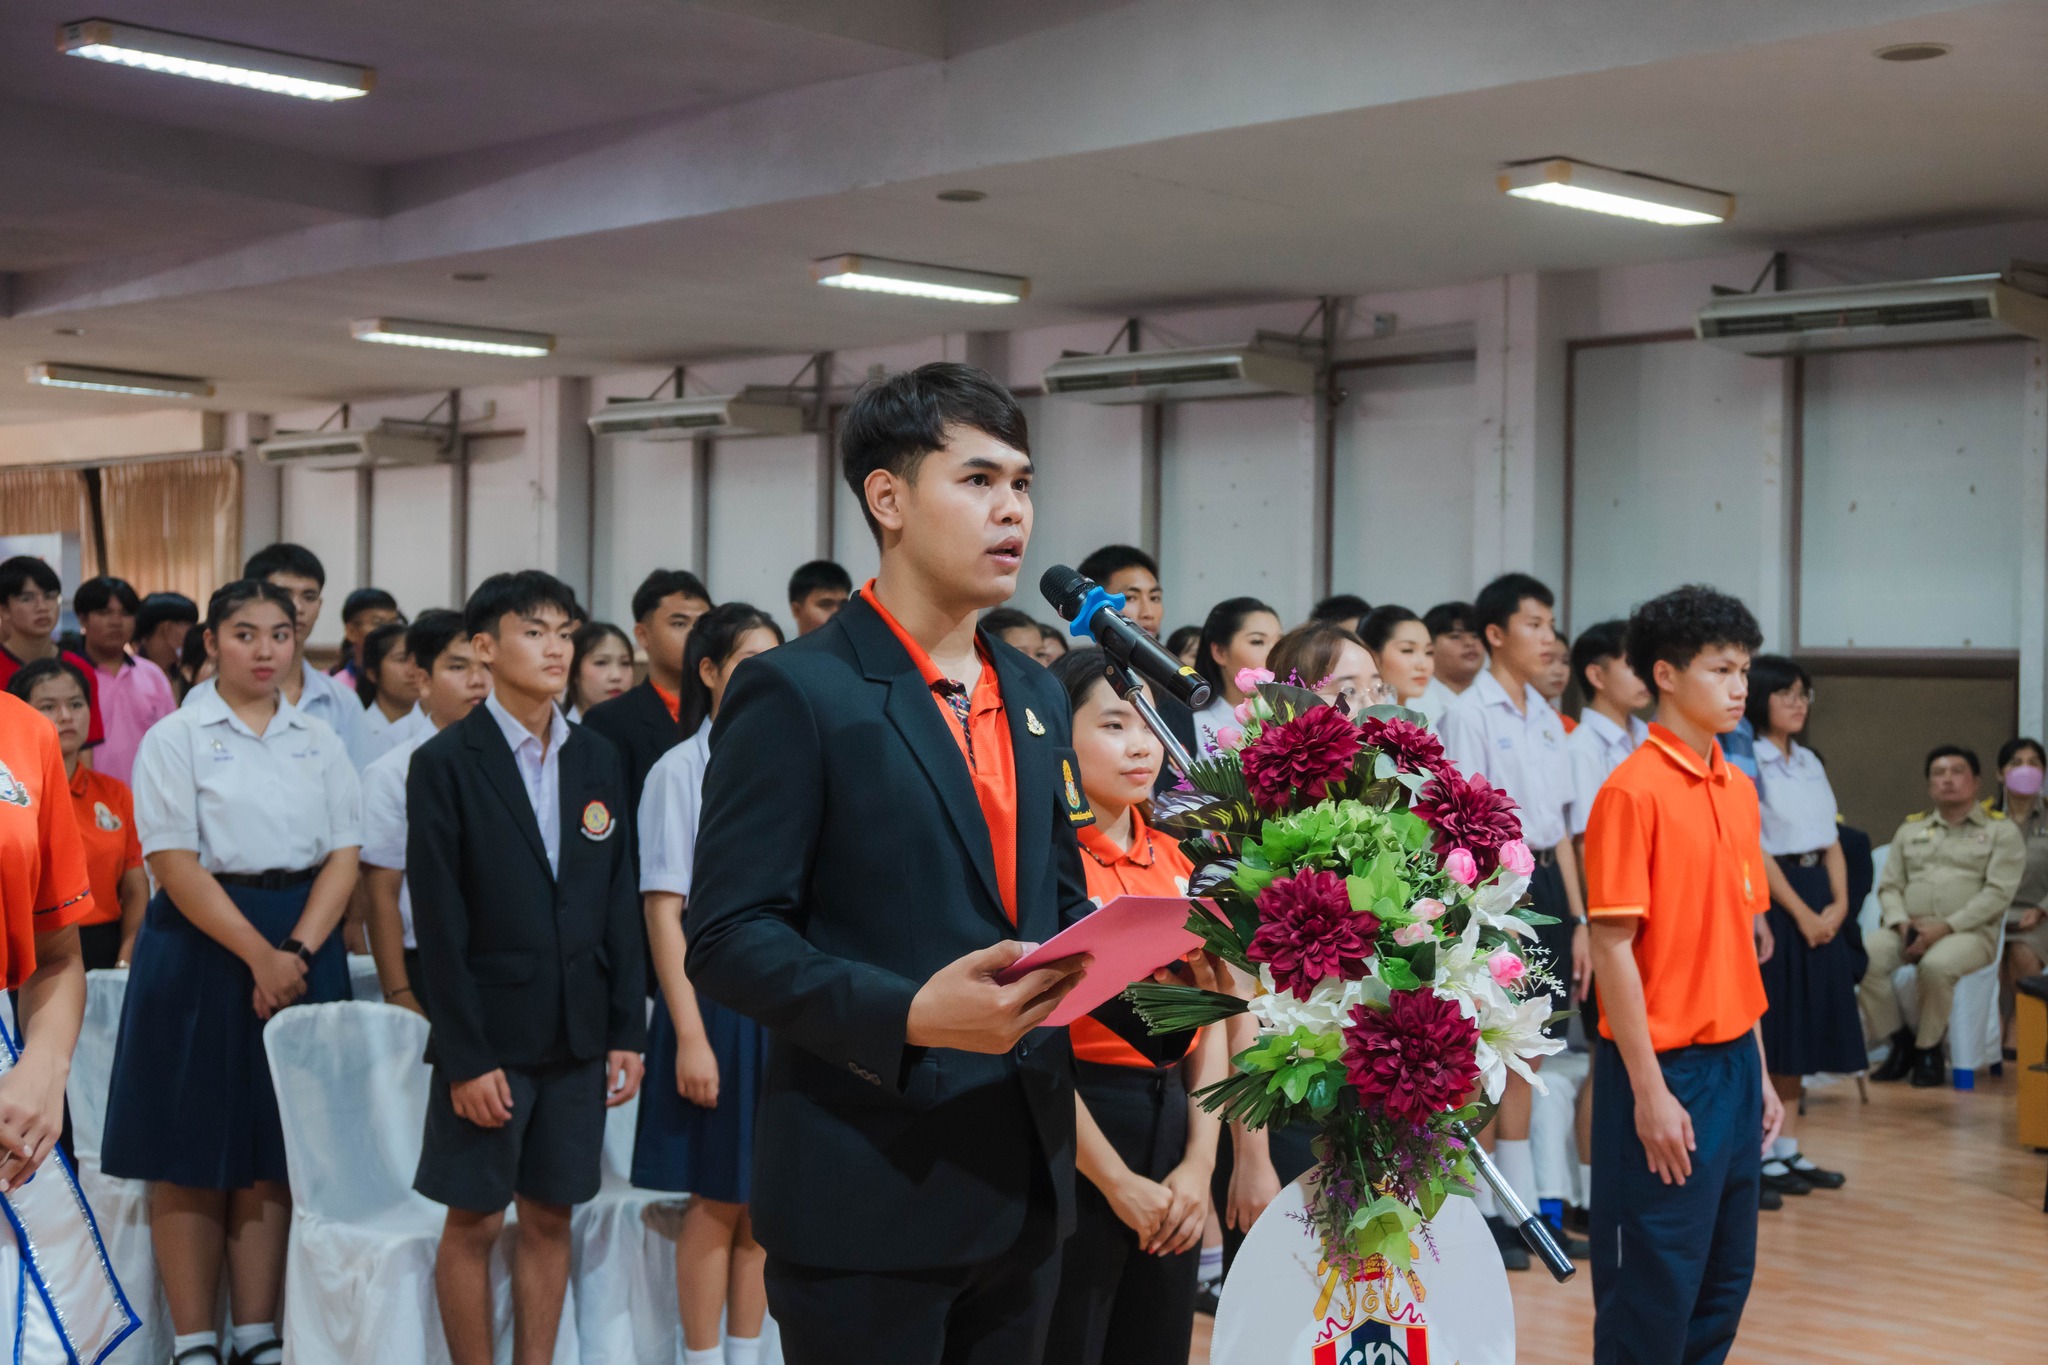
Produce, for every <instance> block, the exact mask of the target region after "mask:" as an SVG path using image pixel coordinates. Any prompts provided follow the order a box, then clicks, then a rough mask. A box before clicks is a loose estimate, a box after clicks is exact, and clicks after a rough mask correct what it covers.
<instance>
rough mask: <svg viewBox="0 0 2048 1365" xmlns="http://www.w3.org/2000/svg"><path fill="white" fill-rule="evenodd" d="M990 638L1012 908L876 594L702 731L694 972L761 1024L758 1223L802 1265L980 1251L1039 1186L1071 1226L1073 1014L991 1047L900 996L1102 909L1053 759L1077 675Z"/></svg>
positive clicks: (1014, 1232)
mask: <svg viewBox="0 0 2048 1365" xmlns="http://www.w3.org/2000/svg"><path fill="white" fill-rule="evenodd" d="M981 641H982V644H983V647H984V648H985V649H986V650H987V652H988V654H989V656H990V657H991V658H992V659H993V660H994V663H995V668H996V672H997V677H998V679H999V680H1000V684H1001V687H1002V692H1003V704H1004V709H1005V712H1006V715H1007V717H1008V720H1009V724H1010V739H1011V744H1012V746H1013V749H1014V752H1015V755H1016V772H1017V902H1018V924H1017V925H1016V926H1015V927H1012V926H1011V924H1010V922H1009V920H1008V918H1007V917H1006V916H1005V914H1004V913H1003V909H1002V906H1001V902H1000V901H999V900H998V898H997V892H996V874H995V861H994V855H993V852H992V846H991V844H990V841H989V832H988V825H987V823H986V822H985V821H984V820H983V818H982V814H981V807H980V804H979V803H978V802H977V801H976V799H975V794H974V786H973V779H972V777H971V776H970V774H969V772H968V769H967V765H966V763H965V762H964V761H962V758H961V755H960V750H959V747H958V745H957V743H956V742H955V740H954V739H953V737H952V733H951V732H950V731H949V730H948V729H947V726H948V725H949V724H950V723H951V722H950V721H949V720H948V719H947V718H946V717H944V716H943V715H942V714H941V713H940V711H939V709H938V704H937V702H936V701H935V700H934V699H933V696H932V692H931V689H930V688H929V687H928V686H927V685H926V684H925V682H924V679H923V678H922V676H920V674H919V673H918V670H917V668H916V666H915V665H914V664H912V662H911V660H910V656H909V654H908V653H907V652H906V651H905V650H904V648H903V646H902V644H901V643H900V642H899V641H898V640H897V639H896V637H895V635H894V634H893V633H892V632H891V631H890V629H889V627H888V625H887V624H886V623H885V622H884V621H883V620H882V618H881V617H880V616H879V615H877V614H876V612H875V610H874V609H873V608H872V607H871V606H869V605H868V603H867V602H866V600H865V599H864V598H861V597H856V598H855V599H854V600H853V601H851V602H849V603H848V604H847V605H846V607H845V608H844V609H843V610H841V611H840V613H839V614H838V615H837V616H836V617H834V618H833V619H832V621H831V622H830V624H828V625H826V626H824V627H823V628H821V629H819V630H817V631H814V632H812V633H811V634H809V635H806V636H804V637H803V638H802V639H800V640H797V641H795V642H794V643H792V644H788V645H785V646H783V647H782V648H780V649H775V650H771V651H769V652H768V653H766V654H763V655H760V656H758V657H756V658H754V659H750V660H748V661H747V662H746V663H744V664H742V665H741V666H740V667H739V669H738V671H737V672H735V673H734V675H733V680H732V684H731V687H730V688H729V689H728V691H727V692H726V696H725V702H724V705H723V706H722V707H720V709H719V714H718V721H717V727H716V728H715V729H714V730H713V732H712V739H711V766H710V768H709V770H708V771H707V773H706V775H705V782H704V814H703V819H702V822H701V824H700V826H699V831H698V839H697V862H696V869H695V876H694V879H693V885H692V890H691V895H690V900H689V921H688V937H689V972H690V979H691V981H692V982H693V983H694V984H695V985H696V987H697V989H698V990H699V991H702V992H703V993H705V994H706V995H709V996H710V997H711V998H712V999H714V1000H716V1001H718V1002H719V1003H720V1004H723V1005H726V1006H728V1007H729V1008H731V1009H734V1010H737V1011H739V1012H740V1013H742V1014H746V1015H750V1016H752V1017H753V1018H755V1019H757V1020H759V1021H760V1022H761V1023H762V1024H764V1025H766V1026H767V1027H768V1029H769V1030H770V1031H771V1034H772V1038H773V1043H772V1046H771V1049H770V1055H769V1064H768V1079H767V1085H766V1088H765V1090H764V1091H763V1094H762V1098H761V1111H760V1117H759V1120H758V1122H757V1123H756V1125H755V1129H754V1131H755V1156H754V1191H753V1215H754V1230H755V1232H756V1234H757V1235H758V1236H759V1237H760V1239H761V1241H762V1243H763V1244H764V1245H766V1246H767V1247H768V1248H769V1249H770V1250H771V1251H774V1252H776V1253H777V1254H778V1255H782V1256H785V1257H788V1258H789V1259H790V1260H792V1261H795V1262H797V1263H799V1264H804V1265H811V1266H819V1267H825V1268H835V1269H864V1270H870V1271H898V1270H916V1269H931V1268H939V1267H948V1266H960V1265H970V1264H973V1263H975V1262H978V1261H984V1260H988V1259H990V1258H992V1257H995V1256H998V1255H1000V1254H1002V1253H1003V1252H1004V1251H1006V1250H1008V1249H1009V1248H1010V1246H1011V1245H1012V1244H1014V1243H1015V1241H1016V1239H1017V1237H1018V1234H1019V1232H1020V1230H1021V1229H1022V1227H1023V1225H1024V1217H1025V1213H1026V1210H1027V1208H1028V1206H1029V1202H1030V1200H1031V1198H1032V1197H1033V1191H1034V1189H1036V1190H1037V1191H1039V1192H1040V1193H1039V1195H1038V1197H1040V1198H1045V1197H1048V1196H1050V1197H1051V1198H1053V1199H1054V1200H1055V1201H1056V1203H1057V1211H1058V1217H1059V1220H1060V1227H1061V1230H1062V1232H1061V1235H1062V1236H1064V1235H1065V1232H1066V1231H1067V1230H1069V1229H1071V1227H1072V1223H1073V1180H1074V1093H1073V1055H1072V1052H1071V1050H1070V1049H1069V1048H1068V1046H1067V1041H1066V1031H1065V1030H1064V1029H1039V1030H1036V1031H1035V1032H1034V1033H1033V1034H1032V1035H1031V1036H1030V1037H1028V1038H1027V1039H1026V1040H1025V1041H1024V1042H1023V1043H1022V1044H1020V1045H1019V1046H1018V1047H1017V1048H1016V1049H1014V1050H1013V1051H1012V1052H1009V1053H1005V1054H1003V1055H1001V1056H986V1055H981V1054H975V1053H967V1052H957V1051H951V1050H946V1049H929V1050H928V1049H924V1048H916V1047H911V1046H909V1045H908V1044H907V1043H906V1042H905V1040H904V1030H905V1025H906V1023H907V1020H908V1017H909V1013H910V1001H911V997H913V996H914V995H916V994H917V991H918V988H919V987H920V986H922V985H923V984H924V982H925V981H926V980H927V979H929V978H930V977H931V976H932V975H933V973H935V972H937V971H938V970H939V969H940V968H941V967H944V966H945V965H946V964H947V963H950V962H952V961H954V960H955V959H956V958H959V957H961V956H963V955H964V954H967V953H970V952H973V951H975V950H977V949H981V948H986V947H988V946H990V945H991V944H993V943H996V942H997V941H999V940H1001V939H1008V938H1019V937H1022V938H1024V939H1028V940H1034V941H1041V942H1042V941H1044V940H1045V939H1049V938H1051V937H1052V936H1053V935H1054V934H1055V933H1057V932H1058V931H1059V930H1060V929H1062V928H1064V927H1065V926H1066V925H1068V924H1070V923H1072V922H1073V921H1074V920H1076V919H1078V918H1080V916H1081V915H1083V914H1085V913H1086V912H1087V911H1088V910H1089V909H1090V908H1092V907H1091V906H1090V904H1089V901H1088V893H1087V885H1086V882H1085V880H1084V878H1083V876H1082V871H1081V861H1080V852H1079V846H1078V844H1077V843H1076V841H1075V839H1074V834H1073V828H1072V821H1073V819H1074V817H1075V814H1076V812H1070V810H1069V806H1068V800H1067V779H1066V774H1065V773H1063V772H1062V765H1063V764H1064V765H1067V767H1068V769H1069V771H1073V770H1074V769H1076V768H1077V766H1078V765H1076V764H1075V760H1074V751H1073V749H1072V747H1071V731H1070V725H1069V721H1068V715H1067V703H1066V694H1065V692H1064V691H1063V690H1062V689H1061V688H1060V686H1059V685H1058V684H1057V683H1056V682H1054V681H1053V679H1052V677H1051V675H1050V674H1048V673H1046V672H1045V670H1044V669H1042V668H1040V667H1039V666H1038V665H1037V664H1036V663H1035V662H1033V661H1032V660H1031V659H1029V658H1028V657H1027V656H1026V655H1024V654H1021V653H1019V652H1018V651H1017V650H1014V649H1012V648H1010V647H1009V646H1008V645H1005V644H1003V643H1002V642H1001V641H1000V640H998V639H996V638H995V637H993V636H991V635H989V634H987V633H986V632H984V633H983V634H982V636H981ZM1034 721H1035V722H1036V724H1034V723H1033V722H1034ZM1075 776H1076V779H1077V780H1078V773H1077V772H1075ZM1074 804H1075V805H1076V806H1077V807H1078V806H1079V805H1080V804H1081V802H1080V798H1079V796H1078V794H1077V795H1076V796H1075V798H1074Z"/></svg>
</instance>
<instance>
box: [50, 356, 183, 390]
mask: <svg viewBox="0 0 2048 1365" xmlns="http://www.w3.org/2000/svg"><path fill="white" fill-rule="evenodd" d="M28 382H29V383H31V384H44V385H48V386H49V387H50V388H53V389H91V390H92V391H94V392H95V393H132V394H139V395H141V396H143V397H147V398H211V397H212V396H213V384H212V383H211V382H210V381H208V380H205V379H199V378H196V377H194V376H192V375H188V374H151V373H149V372H148V371H146V370H108V369H102V368H101V367H99V366H97V365H65V364H62V363H60V362H57V361H50V360H45V361H43V362H41V363H40V364H36V365H31V366H29V367H28Z"/></svg>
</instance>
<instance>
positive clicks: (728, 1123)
mask: <svg viewBox="0 0 2048 1365" xmlns="http://www.w3.org/2000/svg"><path fill="white" fill-rule="evenodd" d="M697 1010H698V1012H699V1014H701V1015H702V1016H703V1019H704V1035H705V1038H706V1040H707V1041H709V1043H710V1044H711V1052H712V1055H713V1056H715V1057H716V1058H717V1059H718V1103H717V1105H716V1106H714V1107H713V1108H710V1109H704V1108H701V1107H699V1106H697V1105H694V1104H692V1103H690V1102H689V1101H688V1100H686V1099H684V1098H683V1096H682V1092H681V1091H679V1090H677V1089H676V1026H675V1024H674V1022H673V1021H671V1020H670V1019H669V1014H668V1002H667V1000H666V999H664V998H663V996H662V994H661V992H660V991H658V990H657V991H656V992H655V995H654V1023H653V1026H652V1027H651V1028H649V1029H648V1034H647V1076H646V1079H645V1080H643V1081H642V1082H641V1085H640V1126H639V1128H638V1130H637V1131H636V1132H635V1133H634V1137H633V1183H634V1184H635V1185H637V1186H639V1187H640V1188H641V1189H643V1190H670V1191H679V1192H681V1193H684V1194H694V1195H699V1196H701V1197H703V1198H705V1199H716V1200H719V1201H721V1202H723V1203H727V1204H744V1203H746V1202H747V1196H748V1193H749V1191H750V1190H752V1188H753V1183H754V1182H753V1167H754V1114H755V1111H756V1110H757V1109H758V1108H759V1106H760V1101H761V1087H762V1081H763V1079H764V1078H765V1076H766V1075H767V1071H768V1034H767V1031H766V1030H765V1029H763V1028H762V1027H761V1026H760V1025H759V1024H757V1023H755V1022H754V1021H753V1020H751V1019H749V1018H747V1017H746V1016H745V1015H743V1014H735V1013H734V1012H733V1011H731V1010H729V1009H726V1008H725V1007H724V1006H722V1005H719V1004H717V1003H715V1002H713V1001H712V1000H710V999H708V998H706V997H705V996H702V995H699V996H698V997H697Z"/></svg>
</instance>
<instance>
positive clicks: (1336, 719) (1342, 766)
mask: <svg viewBox="0 0 2048 1365" xmlns="http://www.w3.org/2000/svg"><path fill="white" fill-rule="evenodd" d="M1360 743H1361V741H1360V739H1359V737H1358V727H1357V726H1356V725H1353V724H1352V723H1351V722H1350V720H1349V719H1347V718H1346V717H1345V716H1344V715H1343V714H1342V713H1341V712H1339V711H1338V710H1337V708H1336V707H1334V706H1312V707H1310V708H1309V709H1308V710H1306V711H1304V712H1302V713H1301V714H1300V715H1298V716H1296V717H1295V718H1294V719H1293V720H1289V721H1282V722H1280V723H1278V724H1276V725H1268V726H1266V727H1265V728H1264V729H1262V730H1260V731H1259V737H1258V738H1257V739H1255V740H1253V741H1252V742H1251V743H1250V744H1247V745H1246V746H1245V747H1244V751H1243V753H1242V754H1241V755H1240V761H1241V762H1242V763H1243V764H1244V782H1245V787H1246V788H1247V789H1248V790H1249V791H1250V792H1251V795H1252V800H1254V801H1256V802H1257V803H1258V804H1259V805H1260V806H1261V807H1262V808H1264V809H1266V810H1285V809H1287V805H1288V803H1289V801H1291V800H1293V799H1294V798H1295V796H1296V794H1297V793H1298V794H1299V796H1300V799H1302V800H1304V801H1310V802H1314V801H1321V800H1322V799H1324V798H1325V797H1327V796H1328V795H1329V794H1330V788H1331V787H1333V786H1335V785H1337V784H1338V783H1341V782H1342V781H1343V780H1344V779H1345V777H1346V776H1348V775H1349V774H1350V772H1351V765H1352V764H1353V763H1355V762H1357V760H1358V750H1359V747H1360Z"/></svg>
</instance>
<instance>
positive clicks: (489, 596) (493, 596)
mask: <svg viewBox="0 0 2048 1365" xmlns="http://www.w3.org/2000/svg"><path fill="white" fill-rule="evenodd" d="M542 607H553V608H554V609H555V610H556V611H559V612H561V613H562V616H563V618H564V619H566V620H574V619H575V618H576V614H577V611H578V608H577V606H576V591H575V589H573V588H571V587H570V586H569V585H568V584H567V583H564V582H563V581H562V580H561V579H559V578H557V577H555V576H554V575H553V574H551V573H542V572H541V571H540V570H539V569H521V570H520V571H519V572H517V573H494V574H492V575H491V576H490V577H489V578H486V579H485V580H484V581H483V582H481V583H479V584H477V585H476V591H475V592H473V593H471V594H470V595H469V601H467V602H465V603H464V604H463V606H462V628H463V629H464V630H466V631H468V632H469V633H470V635H471V636H472V637H474V636H478V635H490V636H495V635H497V633H498V624H499V623H500V622H501V621H503V620H504V619H505V617H506V616H507V615H508V614H509V615H513V616H532V615H535V614H537V613H538V612H539V611H540V609H541V608H542Z"/></svg>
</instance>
